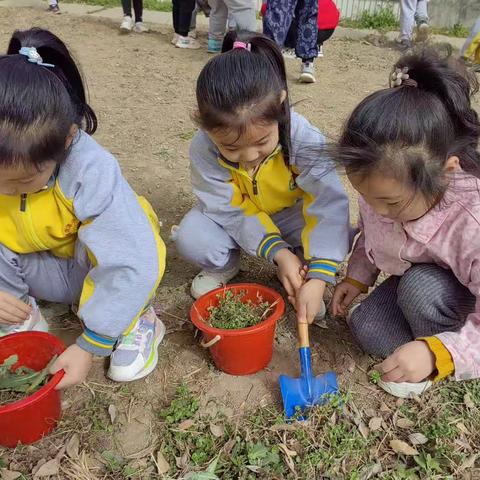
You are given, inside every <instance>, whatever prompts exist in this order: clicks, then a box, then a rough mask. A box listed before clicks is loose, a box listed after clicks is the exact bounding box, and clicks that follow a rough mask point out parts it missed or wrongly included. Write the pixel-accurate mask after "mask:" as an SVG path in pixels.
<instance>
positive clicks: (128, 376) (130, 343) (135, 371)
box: [107, 307, 165, 382]
mask: <svg viewBox="0 0 480 480" xmlns="http://www.w3.org/2000/svg"><path fill="white" fill-rule="evenodd" d="M164 336H165V325H164V324H163V322H162V321H161V320H160V319H159V318H158V317H157V315H156V313H155V310H154V309H153V307H150V308H148V309H147V310H146V311H145V313H144V314H143V315H142V316H141V317H140V318H139V319H138V322H137V324H136V325H135V327H134V328H133V329H132V331H131V332H130V333H129V334H128V335H125V336H123V337H122V339H121V340H120V342H119V343H118V344H117V346H116V347H115V350H114V351H113V353H112V356H111V357H110V367H109V369H108V373H107V375H108V377H109V378H111V379H112V380H114V381H116V382H131V381H133V380H138V379H139V378H143V377H146V376H147V375H148V374H149V373H151V372H152V371H153V370H154V369H155V367H156V366H157V363H158V346H159V345H160V342H161V341H162V339H163V337H164Z"/></svg>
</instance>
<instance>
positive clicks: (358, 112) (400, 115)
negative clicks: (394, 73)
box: [332, 50, 480, 200]
mask: <svg viewBox="0 0 480 480" xmlns="http://www.w3.org/2000/svg"><path fill="white" fill-rule="evenodd" d="M395 69H404V70H403V71H404V72H405V71H407V69H408V72H407V73H408V76H409V79H408V80H407V81H406V82H404V83H403V84H402V85H401V86H398V87H393V88H388V89H384V90H380V91H378V92H375V93H373V94H371V95H370V96H368V97H367V98H365V99H364V100H363V101H362V102H361V103H360V104H359V105H358V106H357V107H356V108H355V110H354V111H353V113H352V114H351V116H350V118H349V119H348V120H347V122H346V124H345V126H344V129H343V132H342V134H341V137H340V140H339V142H338V144H337V145H335V146H334V148H333V154H332V157H333V159H334V160H336V162H337V163H338V164H340V165H341V166H342V167H344V168H345V169H346V171H347V173H352V174H358V175H361V176H368V175H369V174H370V173H372V172H373V171H377V172H381V174H382V175H387V176H390V177H392V178H397V179H401V180H402V181H405V182H406V183H407V184H409V185H410V186H411V187H413V190H414V191H416V192H421V193H423V194H424V195H425V197H426V198H428V199H431V200H436V199H438V198H439V197H440V196H441V195H442V194H443V192H444V191H445V188H446V182H445V173H444V166H445V162H446V161H447V160H448V158H449V157H451V156H454V155H456V156H458V158H459V160H460V165H461V167H462V169H463V170H464V171H466V172H469V173H471V174H473V175H475V176H477V177H480V155H479V152H478V151H477V147H478V140H479V136H480V123H479V119H478V115H477V113H476V112H475V110H474V109H473V108H472V106H471V96H472V95H473V94H475V93H476V92H477V91H478V81H477V79H476V77H475V76H474V75H473V74H471V73H470V72H468V71H467V70H466V68H465V66H464V65H463V63H461V62H459V61H458V60H455V59H452V58H450V59H449V58H441V57H440V56H439V54H438V53H436V52H435V51H432V50H424V51H421V52H418V53H413V54H410V55H406V56H403V57H402V58H400V60H399V61H398V62H397V64H396V65H395Z"/></svg>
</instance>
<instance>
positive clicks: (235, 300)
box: [206, 290, 273, 330]
mask: <svg viewBox="0 0 480 480" xmlns="http://www.w3.org/2000/svg"><path fill="white" fill-rule="evenodd" d="M244 297H245V292H239V293H234V292H232V291H231V290H225V291H224V292H223V293H219V294H218V295H217V299H218V301H219V303H218V305H217V306H215V307H213V306H212V307H209V308H208V312H209V313H210V316H209V317H208V319H207V320H206V321H208V323H209V324H210V325H212V327H215V328H223V329H227V330H234V329H238V328H247V327H253V326H254V325H256V324H257V323H260V322H261V321H262V320H265V318H267V315H268V312H270V311H271V309H272V307H273V305H270V304H269V303H268V302H264V301H263V299H262V298H260V297H259V298H258V303H254V302H252V301H251V300H245V299H244Z"/></svg>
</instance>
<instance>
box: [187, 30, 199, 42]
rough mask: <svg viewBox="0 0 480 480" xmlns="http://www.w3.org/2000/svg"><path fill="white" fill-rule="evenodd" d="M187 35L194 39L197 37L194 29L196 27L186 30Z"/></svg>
mask: <svg viewBox="0 0 480 480" xmlns="http://www.w3.org/2000/svg"><path fill="white" fill-rule="evenodd" d="M188 36H189V37H190V38H194V39H195V40H196V39H197V30H196V29H193V30H190V31H189V32H188Z"/></svg>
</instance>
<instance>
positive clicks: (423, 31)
mask: <svg viewBox="0 0 480 480" xmlns="http://www.w3.org/2000/svg"><path fill="white" fill-rule="evenodd" d="M429 33H430V26H429V25H428V23H427V22H426V21H425V20H421V21H420V22H418V26H417V42H426V41H427V40H428V35H429Z"/></svg>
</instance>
